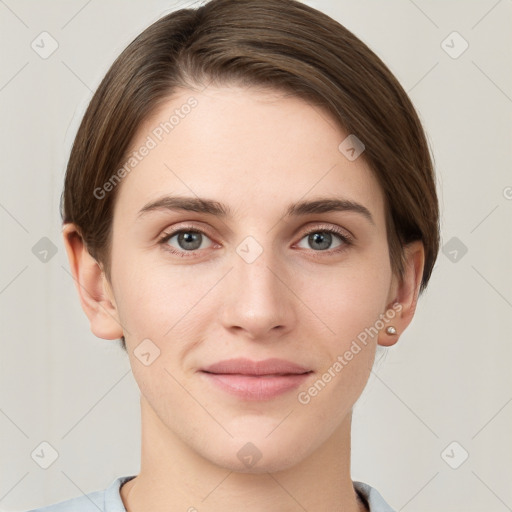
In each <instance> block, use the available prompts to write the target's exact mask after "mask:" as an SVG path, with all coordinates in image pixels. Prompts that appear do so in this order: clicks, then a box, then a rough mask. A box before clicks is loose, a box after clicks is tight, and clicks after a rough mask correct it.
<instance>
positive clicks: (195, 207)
mask: <svg viewBox="0 0 512 512" xmlns="http://www.w3.org/2000/svg"><path fill="white" fill-rule="evenodd" d="M158 210H170V211H187V212H197V213H206V214H208V215H213V216H215V217H221V218H226V217H232V216H233V211H232V210H231V208H230V207H229V206H227V205H224V204H222V203H219V202H218V201H214V200H212V199H206V198H199V197H198V198H195V197H185V196H165V197H162V198H160V199H156V200H155V201H152V202H150V203H148V204H146V205H145V206H143V207H142V208H141V210H140V211H139V213H138V214H137V217H138V218H140V217H142V216H143V215H144V214H146V213H148V212H151V211H158ZM346 211H349V212H355V213H359V214H361V215H363V216H364V217H365V218H366V219H367V220H368V221H369V222H370V223H371V224H373V225H374V226H375V221H374V219H373V217H372V214H371V213H370V211H369V210H368V208H366V207H365V206H363V205H362V204H360V203H357V202H355V201H351V200H348V199H329V198H325V199H316V200H313V201H299V202H297V203H293V204H291V205H289V206H288V208H287V209H286V213H285V217H298V216H303V215H310V214H315V213H328V212H346Z"/></svg>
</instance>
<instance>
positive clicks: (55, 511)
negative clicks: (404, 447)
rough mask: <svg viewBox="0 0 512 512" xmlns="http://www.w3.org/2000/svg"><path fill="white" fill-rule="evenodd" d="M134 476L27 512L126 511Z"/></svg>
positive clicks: (386, 510)
mask: <svg viewBox="0 0 512 512" xmlns="http://www.w3.org/2000/svg"><path fill="white" fill-rule="evenodd" d="M132 478H135V475H134V476H120V477H119V478H116V479H115V480H114V482H112V484H111V485H110V487H107V489H105V490H103V491H94V492H91V493H89V494H84V495H83V496H79V497H78V498H72V499H70V500H66V501H60V502H59V503H55V504H54V505H48V506H47V507H43V508H37V509H34V510H29V511H28V512H98V511H99V510H101V511H102V512H126V509H125V508H124V505H123V501H122V499H121V495H120V493H119V489H120V488H121V485H123V484H124V483H125V482H127V481H128V480H131V479H132ZM353 484H354V489H355V490H356V492H357V493H358V494H359V496H361V497H362V499H363V501H366V502H367V503H368V507H369V509H370V512H394V510H393V509H392V508H391V507H390V506H389V505H388V504H387V503H386V502H385V501H384V499H383V498H382V496H381V495H380V494H379V493H378V491H377V490H376V489H374V488H373V487H371V486H369V485H368V484H365V483H363V482H353Z"/></svg>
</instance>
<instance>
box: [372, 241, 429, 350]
mask: <svg viewBox="0 0 512 512" xmlns="http://www.w3.org/2000/svg"><path fill="white" fill-rule="evenodd" d="M404 251H405V268H404V276H403V279H402V280H401V281H399V279H398V277H397V276H394V277H393V283H392V286H391V292H390V296H389V299H390V305H389V307H388V311H389V310H390V309H391V310H394V311H395V316H394V317H393V319H390V320H389V321H388V322H387V323H386V324H385V326H384V328H383V329H381V331H380V332H379V339H378V343H379V345H382V346H385V347H389V346H391V345H394V344H395V343H396V342H397V341H398V339H399V337H400V335H401V334H402V333H403V332H404V331H405V329H406V328H407V326H408V325H409V324H410V323H411V320H412V318H413V316H414V313H415V311H416V305H417V303H418V297H419V290H420V285H421V278H422V276H423V267H424V265H425V248H424V246H423V242H421V241H420V240H418V241H415V242H411V243H409V244H407V245H406V246H405V249H404ZM393 305H394V306H393ZM389 326H393V327H394V328H395V329H396V334H388V333H387V332H386V329H387V328H388V327H389Z"/></svg>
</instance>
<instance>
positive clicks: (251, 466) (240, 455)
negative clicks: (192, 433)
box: [201, 431, 315, 474]
mask: <svg viewBox="0 0 512 512" xmlns="http://www.w3.org/2000/svg"><path fill="white" fill-rule="evenodd" d="M265 432H266V431H265ZM286 434H287V433H286V431H284V432H283V433H281V435H277V434H276V433H273V434H271V435H270V436H269V437H265V436H266V435H267V434H264V435H262V434H259V435H253V436H247V437H245V436H244V437H235V438H233V439H230V440H229V442H228V443H227V444H226V443H222V442H218V443H215V444H214V443H211V444H210V445H209V446H208V448H207V450H208V453H202V454H201V455H202V456H203V457H205V458H206V459H208V460H209V461H210V462H211V463H213V464H215V465H216V466H219V467H222V468H224V469H226V470H229V471H233V472H235V473H245V474H263V473H276V472H279V471H285V470H287V469H289V468H291V467H293V466H296V465H297V464H299V463H300V462H302V461H303V460H304V459H305V458H307V457H308V455H310V452H311V451H313V450H314V448H315V445H314V444H312V441H314V440H311V439H308V443H307V444H306V443H304V442H303V441H302V440H301V439H304V437H303V436H302V437H301V438H294V437H293V436H290V435H286Z"/></svg>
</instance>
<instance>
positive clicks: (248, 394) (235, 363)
mask: <svg viewBox="0 0 512 512" xmlns="http://www.w3.org/2000/svg"><path fill="white" fill-rule="evenodd" d="M311 373H312V371H311V370H309V369H308V368H305V367H304V366H301V365H298V364H296V363H293V362H291V361H286V360H284V359H265V360H264V361H251V360H250V359H245V358H239V359H228V360H225V361H219V362H217V363H215V364H212V365H210V366H207V367H205V368H202V369H201V374H202V375H203V376H204V378H205V379H207V380H208V381H209V382H211V383H212V384H215V385H216V386H217V388H219V389H221V390H223V391H225V392H227V393H229V394H232V395H236V396H238V397H239V398H242V399H244V400H270V399H272V398H275V397H277V396H279V395H281V394H283V393H286V392H288V391H291V390H292V389H294V388H296V387H298V386H299V385H300V384H301V383H302V382H303V381H304V380H305V379H307V378H308V376H309V375H310V374H311Z"/></svg>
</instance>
